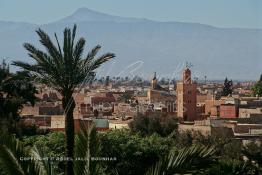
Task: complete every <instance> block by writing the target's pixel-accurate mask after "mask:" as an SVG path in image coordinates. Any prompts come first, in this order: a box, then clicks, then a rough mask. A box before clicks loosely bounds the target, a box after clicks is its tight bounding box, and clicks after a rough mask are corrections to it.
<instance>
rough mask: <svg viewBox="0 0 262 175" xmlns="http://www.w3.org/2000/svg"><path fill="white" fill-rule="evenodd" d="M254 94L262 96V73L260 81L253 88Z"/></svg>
mask: <svg viewBox="0 0 262 175" xmlns="http://www.w3.org/2000/svg"><path fill="white" fill-rule="evenodd" d="M251 90H252V92H253V95H254V96H259V97H261V96H262V74H261V75H260V79H259V81H258V82H257V83H256V84H255V85H254V86H253V87H252V88H251Z"/></svg>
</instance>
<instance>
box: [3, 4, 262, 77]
mask: <svg viewBox="0 0 262 175" xmlns="http://www.w3.org/2000/svg"><path fill="white" fill-rule="evenodd" d="M74 23H76V24H77V25H78V36H83V37H85V38H86V40H87V49H86V50H88V49H90V48H92V47H93V46H95V45H96V44H100V45H102V50H101V52H100V53H104V52H113V53H115V54H116V56H117V57H116V58H115V59H114V61H113V62H112V61H111V63H107V66H104V67H103V68H102V69H101V70H100V75H107V74H109V75H112V76H117V75H120V76H126V75H129V76H130V75H132V74H133V75H140V76H146V77H148V76H149V75H151V74H153V72H155V71H156V72H157V73H158V75H159V76H161V77H162V76H165V77H169V78H174V77H175V78H177V79H178V78H179V77H180V71H181V70H182V68H183V67H184V66H185V63H186V62H190V63H192V64H193V67H192V70H193V72H194V76H195V77H197V78H199V79H203V78H204V76H205V75H206V76H207V78H208V79H224V78H225V77H226V76H228V77H229V78H230V79H258V77H259V75H260V74H261V73H262V29H241V28H218V27H213V26H209V25H203V24H198V23H184V22H159V21H153V20H148V19H139V18H126V17H119V16H113V15H108V14H104V13H100V12H96V11H93V10H90V9H87V8H80V9H78V10H77V11H76V12H75V13H73V14H72V15H70V16H67V17H65V18H63V19H61V20H58V21H55V22H53V23H49V24H43V25H36V24H29V23H23V22H6V21H0V57H2V58H8V59H9V60H23V61H31V59H30V58H29V57H28V56H27V55H26V51H25V50H24V49H23V47H22V44H23V43H24V42H30V43H34V44H35V45H37V46H39V47H41V46H40V45H39V42H38V38H37V35H36V33H35V32H34V31H35V29H36V28H38V27H40V28H43V29H44V30H46V31H47V32H48V33H49V34H50V35H51V36H53V33H54V32H56V33H57V34H58V36H59V37H60V38H62V31H63V29H64V27H72V26H73V24H74Z"/></svg>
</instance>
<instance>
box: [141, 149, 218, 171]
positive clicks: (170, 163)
mask: <svg viewBox="0 0 262 175" xmlns="http://www.w3.org/2000/svg"><path fill="white" fill-rule="evenodd" d="M214 153H215V149H214V147H205V146H200V145H193V146H191V147H189V148H183V149H181V150H176V151H171V152H170V154H169V155H168V156H167V157H165V158H163V159H161V160H160V161H159V162H157V163H156V164H155V165H154V166H153V167H152V168H150V169H149V170H148V172H147V173H146V175H173V174H176V173H194V171H200V170H201V168H205V167H207V166H209V165H210V164H211V163H213V157H212V156H213V155H214Z"/></svg>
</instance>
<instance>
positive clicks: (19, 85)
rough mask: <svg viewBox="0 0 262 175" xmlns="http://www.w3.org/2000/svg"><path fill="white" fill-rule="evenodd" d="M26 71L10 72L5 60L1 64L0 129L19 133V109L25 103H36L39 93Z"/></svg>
mask: <svg viewBox="0 0 262 175" xmlns="http://www.w3.org/2000/svg"><path fill="white" fill-rule="evenodd" d="M28 77H29V74H28V73H26V72H17V73H15V74H13V73H10V72H9V67H7V66H6V64H5V62H4V61H3V63H2V65H0V119H1V120H0V131H1V132H8V133H16V134H19V133H18V131H17V130H18V129H20V131H21V130H22V129H23V128H18V126H17V122H18V121H19V118H20V117H19V111H20V110H21V109H22V105H23V104H25V103H31V104H32V105H34V103H35V100H36V97H35V93H37V91H36V88H35V87H34V86H33V84H32V83H31V82H30V81H28Z"/></svg>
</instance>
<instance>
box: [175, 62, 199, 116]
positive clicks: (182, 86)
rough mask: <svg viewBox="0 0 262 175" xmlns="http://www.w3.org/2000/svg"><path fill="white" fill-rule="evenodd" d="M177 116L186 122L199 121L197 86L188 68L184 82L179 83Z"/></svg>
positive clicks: (184, 74)
mask: <svg viewBox="0 0 262 175" xmlns="http://www.w3.org/2000/svg"><path fill="white" fill-rule="evenodd" d="M176 92H177V116H178V117H179V118H181V119H182V120H185V121H194V120H197V106H196V103H197V102H196V96H197V84H196V83H195V82H194V81H192V80H191V70H190V69H189V68H188V66H187V67H186V69H185V70H184V71H183V80H182V81H179V82H177V89H176Z"/></svg>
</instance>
